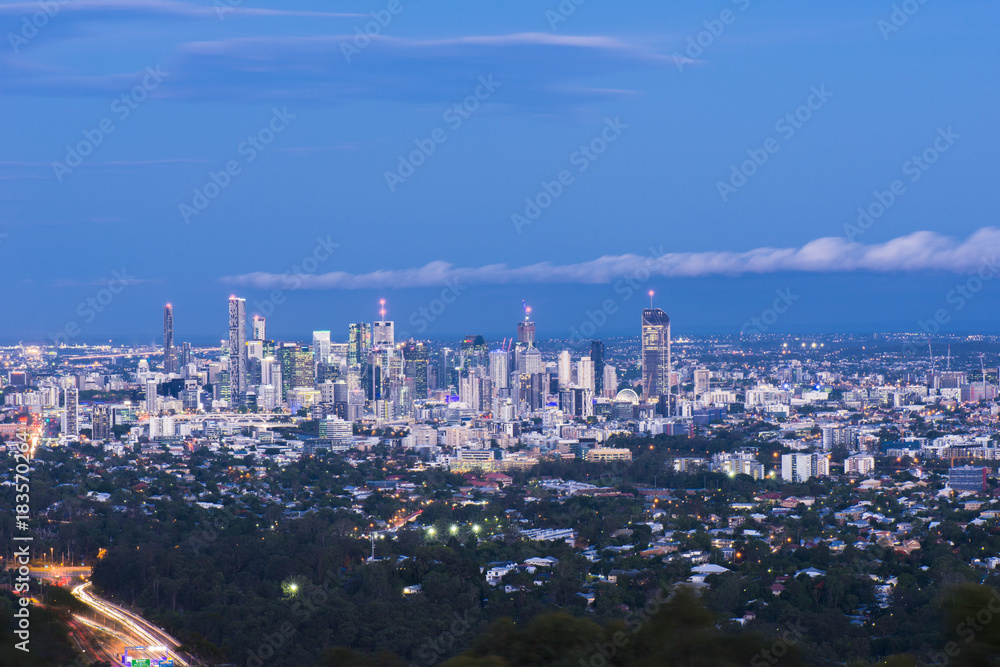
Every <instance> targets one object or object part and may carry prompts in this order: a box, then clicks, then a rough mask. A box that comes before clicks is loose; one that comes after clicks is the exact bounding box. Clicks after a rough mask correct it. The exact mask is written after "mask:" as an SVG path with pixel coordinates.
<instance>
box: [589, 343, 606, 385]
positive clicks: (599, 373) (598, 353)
mask: <svg viewBox="0 0 1000 667" xmlns="http://www.w3.org/2000/svg"><path fill="white" fill-rule="evenodd" d="M590 360H591V361H592V362H593V364H594V396H603V395H604V341H600V340H594V341H591V342H590Z"/></svg>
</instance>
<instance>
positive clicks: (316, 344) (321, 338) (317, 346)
mask: <svg viewBox="0 0 1000 667" xmlns="http://www.w3.org/2000/svg"><path fill="white" fill-rule="evenodd" d="M312 348H313V358H314V361H315V362H316V363H317V364H325V363H326V361H327V359H329V358H330V332H329V331H313V344H312Z"/></svg>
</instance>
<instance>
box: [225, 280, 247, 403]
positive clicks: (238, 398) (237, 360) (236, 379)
mask: <svg viewBox="0 0 1000 667" xmlns="http://www.w3.org/2000/svg"><path fill="white" fill-rule="evenodd" d="M246 392H247V302H246V299H238V298H236V297H235V296H231V297H229V400H230V401H231V402H232V403H233V404H239V403H241V402H242V400H243V395H244V394H246Z"/></svg>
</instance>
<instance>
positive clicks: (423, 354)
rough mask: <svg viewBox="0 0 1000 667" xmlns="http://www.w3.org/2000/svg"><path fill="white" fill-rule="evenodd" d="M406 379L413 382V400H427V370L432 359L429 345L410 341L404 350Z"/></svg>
mask: <svg viewBox="0 0 1000 667" xmlns="http://www.w3.org/2000/svg"><path fill="white" fill-rule="evenodd" d="M403 358H404V359H405V363H406V377H407V378H411V379H412V380H413V396H412V398H413V399H416V400H423V399H425V398H427V370H428V364H429V362H430V358H431V351H430V348H429V347H428V346H427V343H422V342H415V341H412V340H411V341H410V342H409V343H407V344H406V347H405V348H404V349H403Z"/></svg>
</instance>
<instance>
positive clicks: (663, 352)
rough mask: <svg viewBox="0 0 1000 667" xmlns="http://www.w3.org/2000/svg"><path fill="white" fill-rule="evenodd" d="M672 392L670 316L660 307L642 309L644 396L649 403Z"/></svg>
mask: <svg viewBox="0 0 1000 667" xmlns="http://www.w3.org/2000/svg"><path fill="white" fill-rule="evenodd" d="M669 393H670V318H669V317H667V314H666V313H665V312H663V311H662V310H660V309H659V308H646V309H644V310H643V311H642V397H643V399H644V400H645V401H646V402H647V403H651V402H654V401H656V399H657V398H658V397H660V396H664V395H667V394H669Z"/></svg>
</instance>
